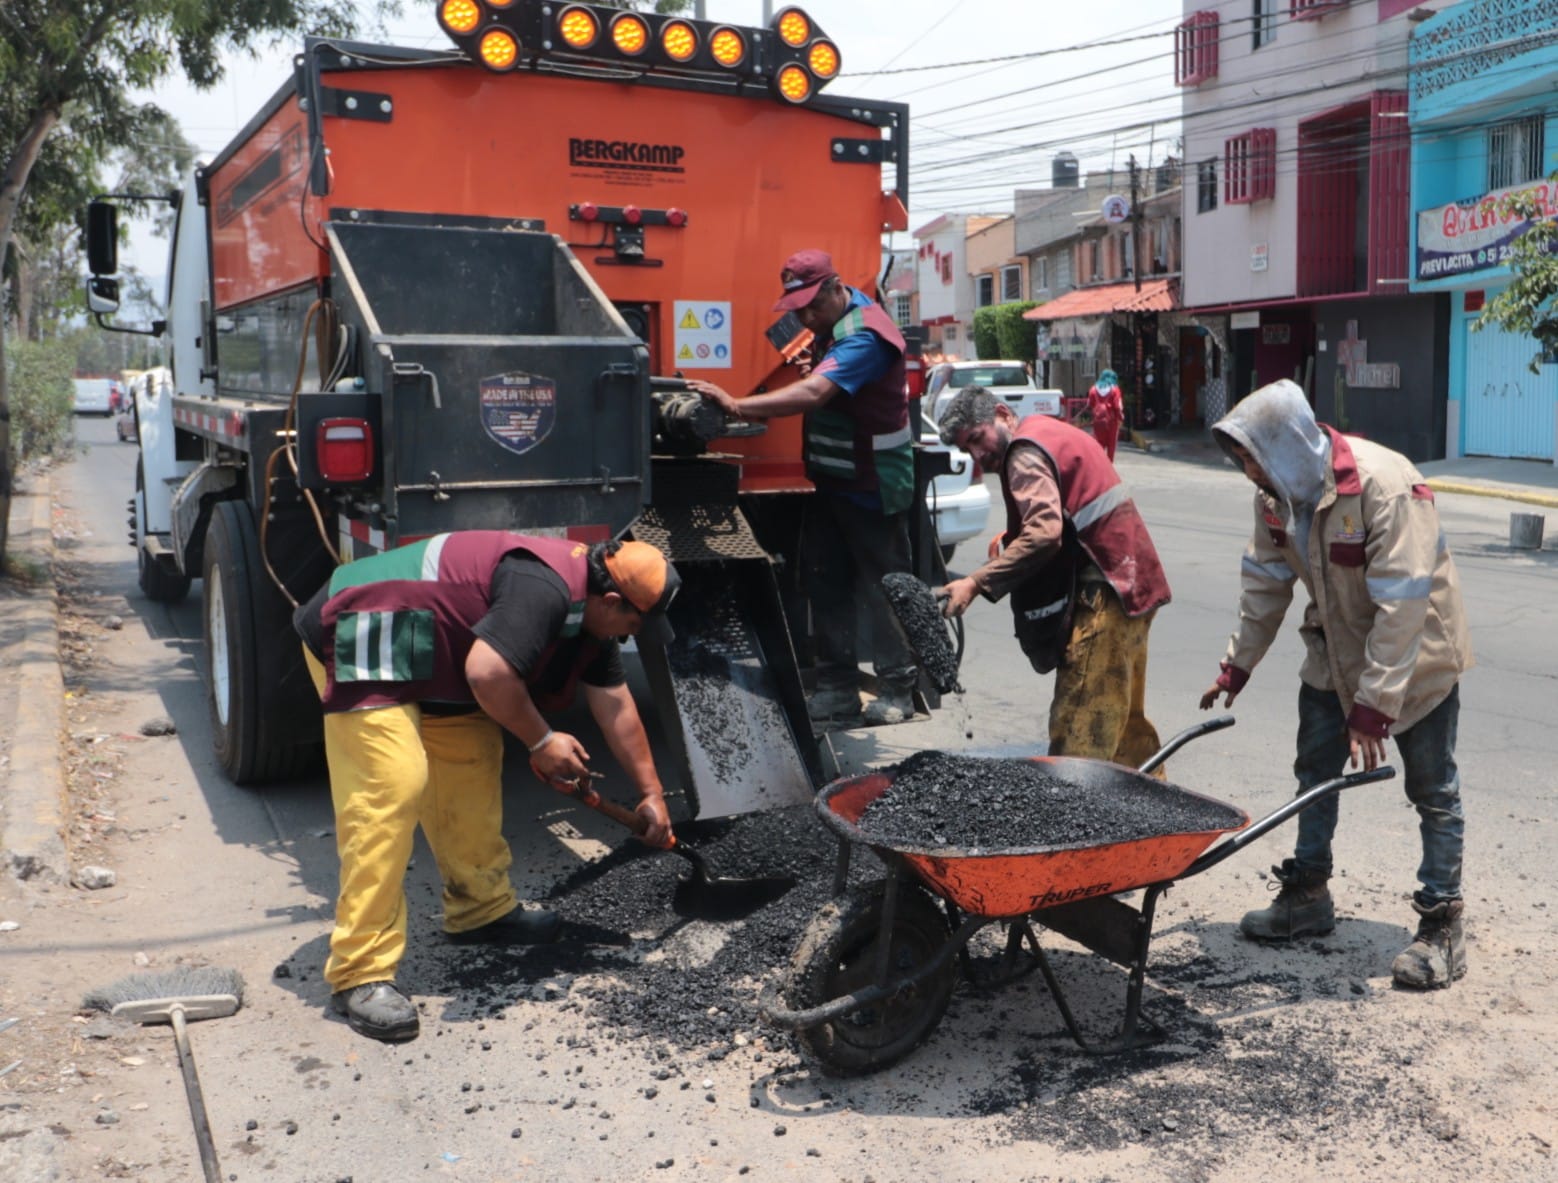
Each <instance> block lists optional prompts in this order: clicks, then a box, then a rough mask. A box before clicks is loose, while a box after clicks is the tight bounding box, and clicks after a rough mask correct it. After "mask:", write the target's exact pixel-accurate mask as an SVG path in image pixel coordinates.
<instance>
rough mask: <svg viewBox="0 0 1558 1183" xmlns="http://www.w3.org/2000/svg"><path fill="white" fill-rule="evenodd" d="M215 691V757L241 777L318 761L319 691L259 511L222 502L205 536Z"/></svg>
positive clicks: (235, 778) (262, 779) (274, 775)
mask: <svg viewBox="0 0 1558 1183" xmlns="http://www.w3.org/2000/svg"><path fill="white" fill-rule="evenodd" d="M203 575H204V584H205V630H204V631H205V642H206V661H207V671H206V672H207V678H206V687H207V699H208V702H209V705H210V710H211V733H212V746H213V748H214V749H215V752H216V758H217V762H218V763H219V764H221V766H222V771H223V772H225V773H226V774H227V776H228V779H230V780H231V781H232V782H233V783H234V784H239V785H254V784H264V783H266V782H268V781H277V780H290V779H293V778H296V777H298V776H302V775H306V774H308V773H311V772H313V771H314V770H315V769H316V767H317V766H318V764H319V758H320V755H321V752H322V748H321V745H320V742H319V738H320V728H319V698H318V695H317V694H316V693H315V691H314V687H313V683H312V682H310V681H309V679H308V672H307V669H306V667H305V666H304V664H303V656H302V647H301V642H300V641H299V640H298V637H297V634H296V633H295V632H294V631H293V629H292V619H291V615H292V613H291V606H290V605H289V604H288V603H287V601H286V599H285V598H284V597H283V596H282V595H281V593H280V592H278V591H277V590H276V588H275V586H274V585H273V584H272V583H271V581H270V577H269V575H267V574H266V571H265V565H264V562H263V561H262V560H261V558H260V540H259V535H258V533H257V532H256V530H255V527H254V514H253V512H252V511H251V510H250V508H249V506H248V505H247V504H245V503H243V502H241V501H221V502H218V503H217V504H216V505H215V506H214V507H213V508H212V512H211V524H210V525H209V526H208V527H207V528H206V537H205V568H204V572H203Z"/></svg>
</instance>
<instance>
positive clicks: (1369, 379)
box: [1174, 0, 1449, 459]
mask: <svg viewBox="0 0 1558 1183" xmlns="http://www.w3.org/2000/svg"><path fill="white" fill-rule="evenodd" d="M1448 6H1449V5H1448V4H1447V3H1446V2H1444V0H1416V2H1402V0H1350V2H1349V0H1250V2H1249V4H1247V5H1245V6H1244V7H1242V8H1239V9H1231V8H1229V7H1228V6H1220V7H1216V8H1213V7H1210V6H1204V5H1199V4H1197V3H1196V2H1195V0H1187V3H1186V5H1185V10H1184V11H1185V17H1184V20H1183V21H1182V22H1181V24H1180V26H1179V30H1178V33H1177V35H1176V52H1175V55H1174V73H1175V82H1176V83H1178V84H1179V85H1180V86H1181V87H1182V88H1183V95H1184V101H1183V106H1182V116H1183V120H1184V132H1185V182H1184V186H1183V236H1184V253H1185V260H1186V264H1185V278H1184V291H1183V302H1184V305H1185V308H1186V311H1187V313H1189V315H1188V316H1187V317H1186V318H1185V323H1184V324H1183V325H1182V326H1181V329H1180V332H1179V342H1178V344H1179V362H1178V365H1179V374H1180V385H1181V386H1182V387H1184V388H1186V389H1187V392H1189V391H1190V388H1193V397H1194V400H1195V404H1196V406H1197V408H1198V418H1200V419H1203V420H1204V421H1206V422H1211V421H1213V420H1215V419H1216V418H1218V417H1219V416H1220V415H1221V414H1223V413H1224V412H1225V411H1226V409H1227V408H1228V407H1229V406H1231V405H1232V404H1233V403H1234V402H1236V401H1238V399H1240V398H1242V397H1243V396H1244V395H1246V394H1248V393H1249V392H1250V391H1251V390H1253V389H1255V388H1256V387H1258V386H1260V385H1263V384H1265V383H1267V382H1271V381H1275V380H1276V379H1278V378H1291V379H1293V380H1294V381H1296V382H1298V383H1299V384H1300V385H1301V386H1302V387H1303V388H1304V389H1305V391H1306V392H1307V393H1308V395H1309V397H1310V401H1311V403H1312V404H1313V405H1314V407H1315V411H1316V413H1317V414H1318V415H1319V417H1320V418H1321V419H1323V420H1325V421H1326V422H1329V423H1333V424H1335V425H1336V426H1338V427H1339V428H1341V429H1342V430H1345V431H1350V432H1354V433H1356V434H1361V435H1366V436H1369V437H1371V438H1374V439H1377V440H1379V441H1380V442H1381V443H1384V444H1386V445H1387V446H1389V447H1393V448H1396V449H1397V450H1399V451H1402V452H1404V453H1406V454H1407V455H1409V456H1411V457H1413V458H1414V459H1431V458H1434V457H1438V456H1442V455H1444V439H1445V417H1446V396H1447V389H1448V371H1449V359H1448V348H1447V340H1448V317H1449V301H1448V297H1447V296H1445V295H1443V294H1437V293H1414V292H1413V291H1412V288H1411V281H1410V275H1409V272H1408V266H1407V261H1408V239H1409V232H1410V225H1409V223H1410V193H1409V176H1410V164H1411V136H1410V134H1409V128H1408V121H1407V106H1408V93H1407V86H1408V78H1409V66H1408V61H1407V50H1408V41H1409V37H1410V34H1411V31H1412V29H1413V28H1414V27H1415V25H1416V24H1417V23H1418V22H1420V21H1422V20H1423V19H1425V18H1427V17H1430V16H1431V15H1432V14H1433V12H1434V11H1436V10H1439V9H1444V8H1446V7H1448ZM1246 12H1248V13H1251V15H1250V16H1249V17H1248V18H1246V17H1244V15H1243V14H1244V13H1246ZM1235 13H1237V14H1238V15H1235Z"/></svg>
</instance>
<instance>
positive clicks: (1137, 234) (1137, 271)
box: [1127, 152, 1142, 292]
mask: <svg viewBox="0 0 1558 1183" xmlns="http://www.w3.org/2000/svg"><path fill="white" fill-rule="evenodd" d="M1127 167H1129V168H1130V170H1131V276H1132V278H1133V279H1135V280H1136V290H1137V291H1138V292H1139V291H1141V220H1142V219H1141V183H1140V174H1139V173H1138V172H1137V170H1136V153H1134V152H1132V153H1131V159H1130V163H1129V165H1128V166H1127Z"/></svg>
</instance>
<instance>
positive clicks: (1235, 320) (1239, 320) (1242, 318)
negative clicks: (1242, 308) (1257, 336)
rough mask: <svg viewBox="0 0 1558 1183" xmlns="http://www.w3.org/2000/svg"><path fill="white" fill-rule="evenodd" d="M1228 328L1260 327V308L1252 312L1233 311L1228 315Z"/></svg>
mask: <svg viewBox="0 0 1558 1183" xmlns="http://www.w3.org/2000/svg"><path fill="white" fill-rule="evenodd" d="M1228 327H1229V328H1230V329H1234V330H1238V329H1258V328H1260V309H1258V308H1257V309H1256V310H1255V311H1254V312H1235V313H1233V314H1232V315H1231V316H1229V317H1228Z"/></svg>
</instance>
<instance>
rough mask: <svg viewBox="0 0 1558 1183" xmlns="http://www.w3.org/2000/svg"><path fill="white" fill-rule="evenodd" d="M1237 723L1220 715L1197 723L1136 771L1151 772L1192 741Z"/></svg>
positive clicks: (1229, 717) (1150, 757) (1158, 751)
mask: <svg viewBox="0 0 1558 1183" xmlns="http://www.w3.org/2000/svg"><path fill="white" fill-rule="evenodd" d="M1236 721H1237V720H1235V719H1234V717H1233V716H1232V715H1219V716H1218V717H1217V718H1215V719H1208V720H1206V721H1205V722H1204V723H1197V724H1196V725H1195V726H1194V727H1186V728H1185V729H1184V730H1183V731H1181V732H1180V733H1179V734H1178V735H1176V736H1175V737H1174V738H1173V739H1171V740H1169V741H1168V743H1166V744H1164V745H1163V746H1162V747H1161V748H1159V749H1158V750H1157V751H1156V752H1155V753H1153V755H1151V756H1149V757H1148V758H1147V762H1146V763H1145V764H1143V765H1142V766H1141V767H1140V768H1138V769H1137V770H1136V771H1137V772H1141V773H1148V772H1151V771H1153V770H1154V769H1155V768H1157V767H1158V765H1160V764H1162V763H1163V761H1165V760H1167V759H1168V758H1169V757H1170V756H1172V755H1173V754H1174V753H1175V752H1177V751H1179V749H1180V748H1182V747H1184V746H1185V745H1186V744H1187V743H1189V742H1190V741H1191V740H1193V739H1200V738H1201V737H1202V736H1203V735H1210V734H1211V733H1212V732H1214V731H1221V730H1222V729H1223V728H1225V727H1232V726H1233V725H1234V723H1235V722H1236Z"/></svg>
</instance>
